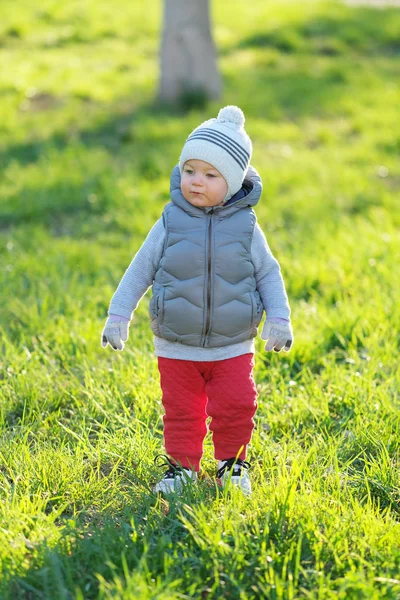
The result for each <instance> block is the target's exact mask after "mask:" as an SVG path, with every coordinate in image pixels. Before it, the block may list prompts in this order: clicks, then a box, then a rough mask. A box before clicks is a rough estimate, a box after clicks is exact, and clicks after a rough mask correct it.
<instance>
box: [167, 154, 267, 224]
mask: <svg viewBox="0 0 400 600" xmlns="http://www.w3.org/2000/svg"><path fill="white" fill-rule="evenodd" d="M261 192H262V182H261V177H260V176H259V174H258V173H257V171H256V170H255V169H254V168H253V167H252V166H249V168H248V169H247V172H246V175H245V177H244V180H243V184H242V187H241V189H240V190H239V191H238V192H237V193H236V194H234V196H232V198H230V199H229V200H228V201H227V202H226V204H223V205H222V206H214V207H212V206H207V207H203V208H199V207H197V206H193V205H192V204H190V202H188V201H187V200H186V199H185V198H184V197H183V195H182V192H181V173H180V170H179V165H176V166H175V167H174V169H173V170H172V174H171V183H170V193H171V200H172V202H173V203H174V204H176V205H178V206H179V207H180V208H182V209H183V210H185V211H186V212H187V213H189V214H192V215H194V216H200V215H204V213H206V214H207V213H208V212H210V210H211V209H212V208H214V212H217V211H218V212H219V213H221V217H222V216H225V215H228V214H231V213H233V212H236V211H237V210H239V209H241V208H245V207H248V206H255V205H256V204H257V202H258V201H259V199H260V196H261Z"/></svg>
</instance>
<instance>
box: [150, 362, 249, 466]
mask: <svg viewBox="0 0 400 600" xmlns="http://www.w3.org/2000/svg"><path fill="white" fill-rule="evenodd" d="M253 366H254V357H253V354H242V355H241V356H237V357H235V358H229V359H227V360H217V361H207V362H197V361H191V360H176V359H172V358H161V357H159V359H158V368H159V371H160V376H161V389H162V392H163V396H162V402H163V405H164V409H165V415H164V441H165V450H166V452H167V454H168V455H169V456H170V457H171V458H172V459H173V460H175V461H176V462H179V463H180V464H181V465H182V466H184V467H191V468H193V469H195V470H196V471H198V470H199V468H200V466H199V465H200V459H201V456H202V454H203V440H204V438H205V435H206V433H207V425H206V419H207V417H211V424H210V430H211V431H212V434H213V443H214V456H215V458H216V459H218V460H224V459H227V458H232V457H234V456H239V458H242V459H244V458H245V457H246V445H247V444H248V443H249V441H250V439H251V434H252V431H253V428H254V421H253V416H254V413H255V411H256V408H257V403H256V398H257V391H256V386H255V383H254V379H253Z"/></svg>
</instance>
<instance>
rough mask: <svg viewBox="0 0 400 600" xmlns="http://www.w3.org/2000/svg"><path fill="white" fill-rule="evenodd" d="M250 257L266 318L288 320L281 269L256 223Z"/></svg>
mask: <svg viewBox="0 0 400 600" xmlns="http://www.w3.org/2000/svg"><path fill="white" fill-rule="evenodd" d="M251 258H252V261H253V264H254V268H255V273H254V275H255V278H256V283H257V290H258V292H259V294H260V297H261V301H262V303H263V306H264V310H265V312H266V313H267V318H280V319H288V320H290V307H289V301H288V297H287V294H286V290H285V284H284V283H283V279H282V274H281V269H280V266H279V263H278V261H277V260H276V258H275V257H274V255H273V254H272V252H271V250H270V248H269V246H268V242H267V240H266V237H265V235H264V233H263V231H262V229H261V228H260V226H259V225H258V223H256V226H255V228H254V234H253V240H252V243H251Z"/></svg>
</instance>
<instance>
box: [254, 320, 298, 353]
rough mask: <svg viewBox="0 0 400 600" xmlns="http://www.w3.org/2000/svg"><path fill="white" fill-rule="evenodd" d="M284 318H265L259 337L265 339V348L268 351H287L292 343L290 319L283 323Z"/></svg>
mask: <svg viewBox="0 0 400 600" xmlns="http://www.w3.org/2000/svg"><path fill="white" fill-rule="evenodd" d="M285 320H286V319H271V320H268V319H267V320H266V321H265V324H264V328H263V331H262V333H261V337H262V339H263V340H266V341H267V343H266V344H265V349H266V350H267V351H268V352H270V351H271V350H274V351H275V352H280V351H281V350H282V348H283V351H284V352H289V350H290V348H291V347H292V344H293V330H292V326H291V325H290V321H287V322H286V323H285Z"/></svg>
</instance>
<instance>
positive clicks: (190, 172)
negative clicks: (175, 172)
mask: <svg viewBox="0 0 400 600" xmlns="http://www.w3.org/2000/svg"><path fill="white" fill-rule="evenodd" d="M185 173H189V175H191V174H192V173H193V171H192V169H185Z"/></svg>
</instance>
